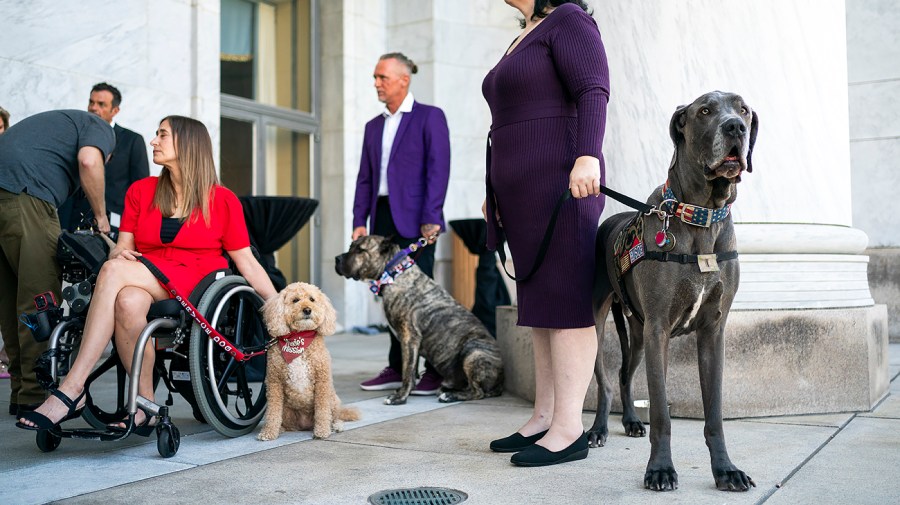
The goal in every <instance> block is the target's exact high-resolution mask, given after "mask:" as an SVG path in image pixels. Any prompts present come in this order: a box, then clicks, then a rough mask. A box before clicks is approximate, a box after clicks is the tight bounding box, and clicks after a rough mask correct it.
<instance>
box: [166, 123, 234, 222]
mask: <svg viewBox="0 0 900 505" xmlns="http://www.w3.org/2000/svg"><path fill="white" fill-rule="evenodd" d="M163 121H168V122H169V126H170V127H171V128H172V140H173V142H174V144H175V159H176V160H177V161H178V167H179V168H180V169H181V190H182V198H183V199H184V201H183V202H182V204H183V205H184V212H183V214H182V218H181V222H184V221H185V220H186V219H188V218H190V221H191V222H195V221H196V220H197V218H198V217H199V216H200V215H201V214H202V215H203V222H204V223H206V226H207V227H208V226H209V224H210V223H209V199H210V198H211V197H212V192H213V190H214V188H215V186H216V185H217V184H218V183H219V178H218V177H217V176H216V165H215V163H214V162H213V149H212V140H211V139H210V138H209V131H208V130H207V129H206V126H204V125H203V123H201V122H200V121H197V120H196V119H191V118H189V117H184V116H166V117H164V118H163V119H162V120H161V121H160V122H159V124H163ZM153 204H154V205H155V206H156V208H158V209H159V210H160V212H162V214H163V215H164V216H166V217H171V216H172V215H174V214H175V208H176V206H177V201H176V195H175V183H174V182H173V181H172V174H171V172H169V170H168V169H166V168H163V171H162V173H160V174H159V183H158V184H157V186H156V195H155V196H154V197H153ZM198 210H199V212H197V211H198Z"/></svg>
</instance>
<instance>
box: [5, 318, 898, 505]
mask: <svg viewBox="0 0 900 505" xmlns="http://www.w3.org/2000/svg"><path fill="white" fill-rule="evenodd" d="M387 338H388V337H387V336H386V335H385V334H380V335H376V336H364V335H353V334H341V335H335V336H333V337H330V338H329V340H328V346H329V348H330V350H331V353H332V356H333V358H334V373H335V383H336V386H337V389H338V395H339V396H340V397H341V399H342V400H343V402H344V403H347V404H354V405H356V406H358V407H359V408H360V409H361V410H362V412H363V419H362V420H361V421H359V422H356V423H348V424H347V430H346V431H345V432H343V433H338V434H334V435H332V436H331V438H329V439H328V440H324V441H323V440H311V438H310V433H308V432H300V433H286V434H284V435H282V436H281V437H280V438H279V439H278V440H277V441H274V442H259V441H257V440H256V438H255V436H250V435H248V436H245V437H241V438H238V439H227V438H224V437H222V436H220V435H218V434H217V433H215V432H214V431H212V430H211V429H210V428H208V427H206V426H205V425H202V424H199V423H197V422H196V421H194V420H193V419H192V417H191V414H190V410H189V407H187V404H186V402H184V400H182V399H181V398H180V397H176V400H175V407H174V408H173V418H174V420H175V422H176V424H177V426H178V427H179V429H180V430H181V432H182V439H181V448H180V449H179V451H178V454H177V455H176V456H175V457H173V458H171V459H162V458H160V457H159V455H158V454H157V451H156V443H155V438H154V437H151V438H150V439H146V438H141V437H136V436H132V437H130V438H129V439H128V440H126V441H124V442H118V443H112V442H110V443H98V442H86V441H79V440H69V439H64V440H63V441H62V444H61V445H60V447H59V448H58V449H56V451H54V452H52V453H47V454H44V453H41V452H40V451H39V450H38V449H37V447H36V446H35V443H34V434H33V432H26V431H24V430H19V429H17V428H15V427H14V423H13V418H12V417H11V416H7V417H6V422H3V423H0V454H2V457H0V504H3V505H13V504H26V503H46V502H58V503H91V504H93V503H127V504H130V505H134V504H140V503H154V504H168V503H171V504H178V503H188V502H196V501H201V500H202V501H203V502H206V503H210V504H212V503H247V504H260V503H267V504H268V503H310V504H365V503H367V499H368V497H369V496H370V495H372V494H374V493H376V492H379V491H383V490H388V489H397V488H415V487H446V488H451V489H455V490H459V491H462V492H463V493H466V494H467V495H468V500H467V501H466V502H465V503H472V504H491V505H494V504H532V503H552V504H556V503H560V504H562V503H565V504H580V503H629V504H630V503H641V504H656V503H660V504H662V503H665V504H680V503H684V504H707V503H708V504H721V503H736V504H743V503H748V504H750V503H772V504H782V503H783V504H798V503H800V504H805V503H809V504H828V503H834V504H868V503H871V504H879V505H880V504H885V503H900V380H897V376H898V373H900V345H898V344H893V345H891V347H890V352H891V361H890V363H891V367H890V373H891V378H892V379H893V380H892V383H891V395H890V396H888V397H887V398H886V399H885V400H884V401H882V402H881V403H880V404H879V405H878V407H877V408H876V409H875V410H874V411H873V412H869V413H860V414H852V413H847V414H830V415H820V416H800V417H773V418H764V419H742V420H731V421H727V422H726V424H725V430H726V431H725V432H726V435H727V437H728V448H729V452H730V455H731V458H732V460H733V461H734V462H735V464H736V465H737V466H738V467H739V468H741V469H743V470H744V471H746V472H747V473H748V474H749V475H750V476H751V477H752V478H753V479H754V481H755V482H756V485H757V487H756V488H753V489H752V490H751V491H749V492H747V493H727V492H721V491H717V490H716V489H715V487H714V484H713V479H712V475H711V473H710V469H709V453H708V451H707V449H706V446H705V443H704V441H703V423H702V421H699V420H692V419H674V420H673V422H672V448H673V453H674V458H675V467H676V470H677V471H678V474H679V482H680V488H679V489H678V490H677V491H675V492H670V493H654V492H651V491H647V490H644V489H643V487H642V478H643V473H644V468H645V466H646V463H647V458H648V457H649V454H650V444H649V441H648V439H647V438H646V437H644V438H638V439H635V438H628V437H626V436H624V434H623V431H622V428H621V423H620V422H619V417H618V416H615V415H613V416H612V417H611V419H610V427H611V431H612V433H611V434H610V439H609V441H608V442H607V445H606V447H602V448H598V449H592V450H591V453H590V455H589V456H588V458H587V459H586V460H583V461H578V462H574V463H567V464H563V465H557V466H552V467H543V468H518V467H514V466H512V465H511V464H510V463H509V456H510V455H509V454H506V455H504V454H495V453H492V452H491V451H490V450H489V449H488V443H489V442H490V441H491V440H492V439H494V438H498V437H501V436H505V435H508V434H509V433H512V432H513V431H515V430H516V429H517V428H518V426H519V425H520V424H521V423H522V422H524V420H525V419H526V418H527V417H528V416H529V415H530V404H529V403H527V402H525V401H523V400H521V399H519V398H515V397H512V396H510V395H504V396H502V397H499V398H493V399H489V400H482V401H477V402H468V403H460V404H452V405H444V404H440V403H438V402H437V401H436V399H435V398H434V397H410V401H409V403H408V404H407V405H405V406H398V407H391V406H385V405H383V404H382V402H381V400H382V398H383V397H384V396H385V394H384V393H383V392H366V391H361V390H360V389H359V388H358V386H357V384H358V383H359V382H360V381H361V380H363V379H365V378H368V377H369V376H371V375H373V374H374V373H376V372H377V371H378V370H380V369H381V368H382V367H383V366H384V365H385V363H386V356H387V343H388V342H387ZM8 384H9V383H8V381H0V399H2V401H0V409H2V412H4V413H5V412H6V410H7V406H8V404H7V402H6V400H7V398H8V397H9V390H8V388H9V385H8ZM110 387H111V386H110ZM161 399H162V398H161ZM592 421H593V413H592V412H586V413H585V415H584V423H585V426H590V424H591V423H592Z"/></svg>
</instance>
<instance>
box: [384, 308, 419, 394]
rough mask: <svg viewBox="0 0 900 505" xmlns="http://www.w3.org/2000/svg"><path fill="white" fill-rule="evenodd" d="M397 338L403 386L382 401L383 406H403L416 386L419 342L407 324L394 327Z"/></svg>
mask: <svg viewBox="0 0 900 505" xmlns="http://www.w3.org/2000/svg"><path fill="white" fill-rule="evenodd" d="M396 331H397V338H398V339H399V340H400V350H401V354H402V356H403V370H402V374H403V384H402V385H401V386H400V389H398V390H397V391H395V392H394V394H392V395H390V396H388V397H387V398H385V400H384V404H385V405H403V404H404V403H406V399H407V398H408V397H409V393H410V392H411V391H412V389H413V387H414V386H415V384H416V375H417V374H416V372H417V371H418V370H417V368H418V364H419V341H418V339H417V338H415V337H416V335H415V334H414V332H413V329H412V328H411V327H410V325H409V324H402V325H398V326H397V327H396Z"/></svg>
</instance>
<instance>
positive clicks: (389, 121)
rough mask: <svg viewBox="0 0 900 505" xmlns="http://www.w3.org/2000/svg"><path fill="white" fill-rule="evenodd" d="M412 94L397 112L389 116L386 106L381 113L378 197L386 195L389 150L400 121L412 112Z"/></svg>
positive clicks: (405, 99)
mask: <svg viewBox="0 0 900 505" xmlns="http://www.w3.org/2000/svg"><path fill="white" fill-rule="evenodd" d="M413 101H414V98H413V94H412V93H407V94H406V98H404V99H403V103H401V104H400V107H398V108H397V112H395V113H393V114H391V111H390V110H388V108H387V105H385V106H384V111H383V112H382V113H381V114H382V115H383V116H384V130H383V131H382V132H381V176H380V177H379V179H378V196H385V195H387V194H388V180H387V169H388V161H389V160H390V159H391V148H392V147H393V146H394V137H396V136H397V129H398V128H400V120H401V119H403V114H404V113H405V112H410V111H412V108H413Z"/></svg>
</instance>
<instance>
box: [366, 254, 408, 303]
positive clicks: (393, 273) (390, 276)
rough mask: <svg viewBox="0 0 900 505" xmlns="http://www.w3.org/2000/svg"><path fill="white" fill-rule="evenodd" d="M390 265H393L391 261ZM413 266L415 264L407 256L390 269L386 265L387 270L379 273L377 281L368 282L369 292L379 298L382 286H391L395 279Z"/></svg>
mask: <svg viewBox="0 0 900 505" xmlns="http://www.w3.org/2000/svg"><path fill="white" fill-rule="evenodd" d="M391 263H393V261H391ZM415 264H416V262H415V261H413V260H412V258H410V257H409V256H406V257H404V258H403V259H402V260H401V261H400V262H399V263H397V264H396V265H394V266H392V267H391V266H390V264H388V267H389V268H388V269H386V270H385V271H384V272H382V273H381V277H380V278H379V279H378V280H377V281H369V291H371V292H373V293H375V294H376V295H378V296H381V289H382V288H383V287H384V286H386V285H388V284H393V283H394V278H395V277H397V276H398V275H400V274H402V273H403V272H405V271H407V270H409V269H410V268H412V267H413V265H415Z"/></svg>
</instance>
